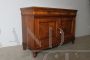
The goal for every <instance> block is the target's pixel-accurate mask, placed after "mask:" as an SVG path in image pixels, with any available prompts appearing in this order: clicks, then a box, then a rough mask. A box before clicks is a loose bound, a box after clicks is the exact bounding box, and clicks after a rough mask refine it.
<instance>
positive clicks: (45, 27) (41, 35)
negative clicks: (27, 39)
mask: <svg viewBox="0 0 90 60" xmlns="http://www.w3.org/2000/svg"><path fill="white" fill-rule="evenodd" d="M37 21H38V25H36V26H38V28H37V29H36V31H37V36H38V39H39V41H41V46H42V48H43V49H46V48H48V47H53V46H55V45H57V44H58V43H59V41H60V40H59V37H60V34H59V31H58V30H57V27H59V22H58V21H59V20H55V19H39V20H37ZM50 44H51V45H50Z"/></svg>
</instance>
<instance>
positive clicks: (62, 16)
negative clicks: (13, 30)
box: [21, 7, 77, 56]
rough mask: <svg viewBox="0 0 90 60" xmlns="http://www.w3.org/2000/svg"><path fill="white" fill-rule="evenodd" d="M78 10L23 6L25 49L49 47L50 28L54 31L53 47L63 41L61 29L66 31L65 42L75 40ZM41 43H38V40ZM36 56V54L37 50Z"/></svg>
mask: <svg viewBox="0 0 90 60" xmlns="http://www.w3.org/2000/svg"><path fill="white" fill-rule="evenodd" d="M76 13H77V10H73V9H59V8H46V7H28V8H21V15H22V36H23V42H22V43H23V49H24V50H26V49H31V50H39V51H40V50H44V49H47V48H50V47H49V33H50V32H49V29H50V28H51V31H52V47H54V46H57V45H59V44H60V42H61V34H60V30H59V29H62V30H63V31H64V43H67V42H70V41H72V42H74V40H75V17H76ZM36 40H38V41H39V43H41V46H39V45H38V43H37V41H36ZM33 53H34V56H36V55H35V52H33Z"/></svg>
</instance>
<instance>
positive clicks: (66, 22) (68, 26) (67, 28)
mask: <svg viewBox="0 0 90 60" xmlns="http://www.w3.org/2000/svg"><path fill="white" fill-rule="evenodd" d="M74 25H75V23H74V19H73V18H71V17H63V18H62V30H63V31H64V35H65V40H69V39H70V38H71V37H72V36H73V35H74Z"/></svg>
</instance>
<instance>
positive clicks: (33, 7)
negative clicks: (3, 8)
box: [21, 6, 77, 11]
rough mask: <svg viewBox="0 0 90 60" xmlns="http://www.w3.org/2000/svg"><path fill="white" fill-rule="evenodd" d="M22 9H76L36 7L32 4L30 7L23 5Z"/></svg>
mask: <svg viewBox="0 0 90 60" xmlns="http://www.w3.org/2000/svg"><path fill="white" fill-rule="evenodd" d="M22 9H50V10H52V9H53V10H71V11H77V10H75V9H65V8H52V7H37V6H32V7H23V8H21V10H22Z"/></svg>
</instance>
